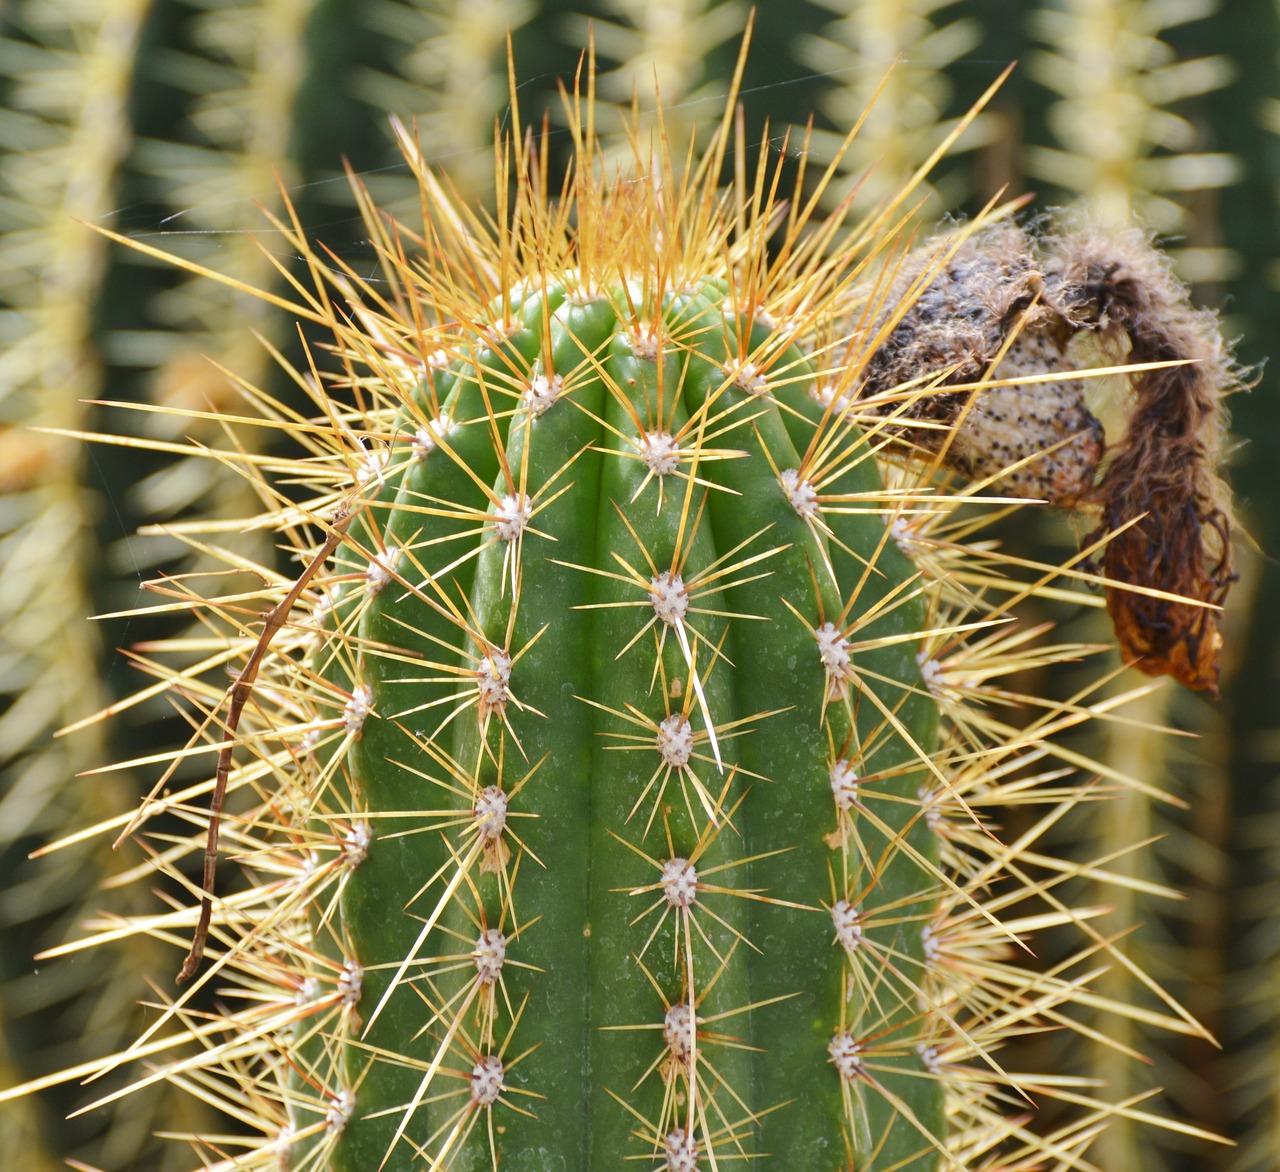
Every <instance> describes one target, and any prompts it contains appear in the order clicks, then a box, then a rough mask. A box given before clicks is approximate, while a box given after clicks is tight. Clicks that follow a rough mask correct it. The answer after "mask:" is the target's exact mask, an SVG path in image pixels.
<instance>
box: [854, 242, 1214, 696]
mask: <svg viewBox="0 0 1280 1172" xmlns="http://www.w3.org/2000/svg"><path fill="white" fill-rule="evenodd" d="M917 290H918V295H917V296H915V297H914V299H913V298H912V296H911V294H912V292H913V291H917ZM884 303H885V304H886V305H890V306H901V305H902V304H906V305H907V306H908V308H906V309H905V311H903V310H902V309H900V308H899V309H897V310H896V312H897V313H898V314H899V315H900V316H898V317H897V318H896V320H892V321H883V322H881V323H880V325H881V329H882V330H884V331H885V336H884V340H883V341H882V342H881V344H880V346H879V347H878V348H877V350H876V351H875V353H874V354H873V355H872V356H871V358H870V360H869V361H868V363H867V367H866V370H865V373H864V381H863V382H862V384H861V387H860V389H859V397H860V398H863V399H868V398H871V397H872V396H876V397H879V396H888V398H887V399H882V400H881V403H880V405H876V406H874V407H873V409H874V410H877V411H878V412H879V413H881V414H885V415H892V416H893V419H894V422H893V423H892V424H891V425H890V430H891V431H892V432H893V434H895V435H897V436H898V437H899V438H900V439H902V440H904V441H906V442H908V443H910V444H911V445H913V446H914V447H916V448H919V449H923V450H925V451H927V452H930V453H933V454H935V455H936V456H937V457H938V458H939V459H940V461H941V462H942V463H943V464H944V465H945V466H946V467H948V468H951V469H953V470H955V471H957V472H960V473H962V474H963V475H965V476H968V477H970V478H974V479H982V480H986V481H988V482H989V483H991V484H992V485H993V487H994V488H995V489H996V490H997V491H999V492H1002V493H1005V494H1007V495H1010V496H1019V497H1028V498H1034V499H1039V500H1044V501H1047V502H1049V503H1050V504H1055V505H1062V506H1069V507H1070V506H1077V505H1086V506H1094V507H1097V508H1099V509H1100V511H1101V523H1100V525H1099V526H1098V528H1097V530H1096V531H1095V532H1094V534H1093V535H1092V536H1091V538H1090V540H1091V541H1095V540H1102V539H1106V546H1105V549H1104V552H1103V555H1102V562H1103V568H1104V570H1105V573H1106V577H1107V579H1108V583H1109V584H1108V586H1107V609H1108V611H1109V612H1110V614H1111V618H1112V621H1113V623H1114V624H1115V630H1116V637H1117V639H1118V640H1119V642H1120V647H1121V650H1122V652H1123V654H1124V655H1125V657H1126V659H1129V660H1131V661H1132V662H1133V664H1134V666H1136V667H1138V668H1139V669H1140V670H1142V671H1144V672H1146V673H1148V674H1150V675H1172V676H1173V677H1174V678H1175V679H1177V680H1179V681H1180V682H1182V683H1183V684H1186V685H1187V686H1188V687H1191V688H1196V689H1202V690H1206V691H1209V692H1211V693H1213V694H1215V695H1216V694H1217V686H1218V655H1219V651H1220V650H1221V647H1222V636H1221V633H1220V631H1219V622H1218V616H1219V608H1220V607H1221V604H1222V602H1223V600H1224V598H1225V596H1226V593H1227V590H1228V588H1229V587H1230V584H1231V582H1232V581H1233V580H1234V575H1233V573H1232V570H1231V559H1230V531H1231V520H1230V514H1229V510H1228V505H1227V497H1226V491H1225V489H1224V487H1223V485H1222V482H1221V480H1220V479H1219V477H1218V471H1217V469H1218V462H1219V453H1220V448H1221V439H1222V434H1223V430H1224V418H1225V413H1224V410H1223V405H1222V400H1223V398H1224V395H1225V393H1226V392H1227V391H1228V390H1230V389H1231V388H1232V387H1233V386H1234V385H1235V384H1236V383H1237V381H1238V379H1237V372H1236V370H1235V367H1234V365H1233V364H1232V362H1231V360H1230V356H1229V354H1228V353H1227V350H1226V347H1225V346H1224V345H1223V343H1222V340H1221V337H1220V335H1219V332H1218V328H1217V322H1216V319H1215V318H1214V316H1213V315H1212V314H1210V313H1206V312H1203V311H1198V310H1196V309H1194V308H1193V307H1192V306H1191V304H1190V302H1189V300H1188V297H1187V291H1186V289H1185V287H1184V286H1183V285H1182V284H1181V283H1180V282H1179V281H1178V280H1177V279H1176V278H1175V277H1174V276H1173V275H1172V274H1171V273H1170V271H1169V267H1168V263H1167V261H1166V260H1165V259H1164V258H1163V257H1162V256H1161V255H1160V254H1159V253H1158V252H1156V250H1155V249H1154V248H1153V247H1152V245H1151V244H1150V242H1149V241H1148V240H1147V238H1146V237H1144V236H1143V235H1141V234H1140V233H1138V232H1136V231H1134V232H1124V233H1119V234H1116V233H1101V232H1092V231H1087V230H1078V231H1075V232H1070V233H1067V234H1065V235H1062V236H1049V235H1036V234H1033V233H1032V232H1030V231H1027V230H1025V229H1023V228H1019V227H1015V226H1001V227H997V228H994V229H988V230H986V231H984V232H981V233H977V234H974V235H973V236H971V237H970V238H969V239H968V240H966V241H964V243H963V244H961V245H960V246H959V248H953V247H951V246H949V245H948V244H947V243H946V242H945V241H943V242H941V243H940V244H938V245H935V246H933V247H928V248H925V249H922V250H921V251H920V252H919V254H918V255H917V257H915V258H913V259H912V260H909V261H908V262H907V263H906V264H905V265H904V266H903V268H902V270H901V271H900V272H899V274H898V276H897V278H896V287H895V288H894V289H892V290H890V293H889V295H888V297H886V299H885V302H884ZM1082 333H1088V334H1090V335H1091V336H1093V337H1094V338H1096V339H1097V341H1098V343H1099V344H1100V347H1101V349H1102V350H1103V352H1104V353H1105V354H1106V355H1107V356H1108V358H1109V359H1112V360H1115V361H1117V362H1120V361H1128V362H1131V363H1134V364H1141V363H1152V362H1173V363H1181V364H1182V365H1176V366H1169V367H1164V368H1161V369H1157V370H1147V371H1137V372H1135V373H1134V374H1133V375H1131V377H1130V383H1131V386H1132V390H1133V406H1132V411H1131V413H1130V415H1129V418H1128V422H1127V426H1126V429H1125V434H1124V435H1123V436H1122V437H1120V438H1119V439H1118V440H1114V439H1113V441H1112V442H1111V443H1110V444H1109V445H1107V444H1106V443H1105V440H1104V436H1103V429H1102V425H1101V423H1099V421H1098V420H1097V418H1096V417H1095V416H1094V415H1093V413H1092V412H1091V411H1090V410H1089V408H1088V407H1087V405H1086V404H1085V401H1084V395H1083V391H1082V389H1081V383H1080V381H1079V380H1071V379H1068V378H1064V379H1063V380H1062V381H1057V380H1045V381H1031V382H1017V381H1012V382H1010V385H1007V386H995V387H980V388H977V389H974V388H972V387H969V388H967V389H964V390H956V391H948V390H947V389H946V388H947V387H948V386H962V385H964V384H973V383H977V382H979V381H983V380H985V381H987V382H992V381H995V382H999V381H1004V380H1018V379H1020V378H1026V377H1029V376H1033V375H1035V376H1043V375H1047V374H1054V373H1056V372H1059V371H1061V372H1063V373H1064V375H1065V374H1066V373H1067V372H1068V371H1070V370H1072V369H1074V364H1073V363H1072V362H1070V361H1069V360H1068V357H1067V348H1068V346H1069V344H1070V343H1071V341H1072V339H1073V338H1075V337H1076V336H1077V335H1080V334H1082ZM932 372H937V374H938V377H939V382H938V389H936V390H933V391H931V392H930V393H927V394H924V395H923V396H921V397H919V398H918V399H917V400H916V401H915V402H913V403H912V404H911V405H910V408H909V412H910V413H909V415H906V414H903V413H902V412H903V408H902V405H901V397H900V396H896V397H895V396H893V395H892V394H891V392H892V391H893V390H894V389H895V388H897V387H901V386H902V385H903V384H905V383H911V382H913V381H914V382H916V383H917V384H919V381H920V379H921V377H922V376H928V375H929V374H930V373H932ZM895 399H896V400H897V401H894V400H895ZM1104 454H1105V456H1106V457H1107V458H1106V459H1105V460H1104V458H1103V457H1104Z"/></svg>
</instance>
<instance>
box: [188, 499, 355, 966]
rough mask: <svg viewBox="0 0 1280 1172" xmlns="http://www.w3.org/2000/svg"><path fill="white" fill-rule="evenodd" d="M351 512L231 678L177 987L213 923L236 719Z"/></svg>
mask: <svg viewBox="0 0 1280 1172" xmlns="http://www.w3.org/2000/svg"><path fill="white" fill-rule="evenodd" d="M354 516H355V510H354V509H353V508H351V507H349V506H347V507H343V508H342V509H339V510H338V512H337V513H336V515H335V516H334V519H333V525H332V527H331V528H330V530H329V533H328V535H327V536H326V537H325V539H324V544H323V545H322V546H321V547H320V549H319V550H318V551H317V552H316V555H315V557H313V558H312V559H311V561H310V562H309V563H308V564H307V567H306V569H304V570H303V571H302V573H301V574H300V575H299V576H298V580H297V581H296V582H294V584H293V585H292V586H291V587H290V589H289V593H288V594H286V595H285V596H284V597H283V598H282V599H281V600H280V601H279V602H278V603H277V604H276V605H275V606H274V607H273V608H272V609H271V611H270V612H269V613H268V614H267V618H266V622H265V624H264V625H263V628H262V634H261V635H260V636H258V642H257V644H256V645H255V646H254V648H253V652H252V654H251V655H250V656H249V659H248V661H247V662H246V663H245V665H244V667H243V668H242V669H241V670H240V674H239V675H238V676H236V680H235V683H233V684H232V685H231V691H230V693H229V703H228V706H227V723H226V733H225V735H224V736H223V738H222V748H221V749H220V750H219V752H218V769H217V772H216V774H215V775H214V783H213V796H212V797H211V798H210V799H209V834H208V837H207V839H206V840H205V847H204V877H203V879H202V880H201V893H202V894H201V897H200V918H199V920H198V921H197V922H196V931H195V936H194V937H193V938H192V941H191V951H190V952H188V953H187V959H186V960H185V961H183V962H182V969H181V970H180V971H179V973H178V984H180V985H181V984H185V983H186V982H187V981H189V980H190V979H191V978H192V977H193V976H194V975H195V972H196V969H198V968H199V967H200V962H201V960H203V959H204V946H205V942H206V941H207V940H208V938H209V922H210V920H211V919H212V918H213V885H214V874H215V872H216V871H217V867H218V831H219V829H220V827H221V824H222V805H223V802H225V801H226V797H227V778H228V776H229V775H230V773H231V753H232V749H233V748H234V745H235V739H236V731H237V729H238V728H239V726H240V713H241V712H242V711H243V710H244V706H245V703H246V701H247V700H248V699H249V697H250V696H251V695H252V694H253V685H254V682H255V681H256V680H257V678H258V669H259V668H260V667H261V666H262V661H263V659H264V658H265V657H266V654H267V649H268V648H269V647H270V646H271V640H272V639H274V638H275V637H276V634H277V633H278V632H279V630H280V628H281V627H283V626H284V624H285V620H286V619H288V617H289V612H290V611H292V610H293V606H294V603H296V602H297V601H298V599H299V598H301V597H302V592H303V591H304V590H305V589H306V588H307V585H308V584H309V583H310V581H311V579H312V578H314V577H315V576H316V574H317V573H318V572H319V570H320V568H321V566H323V565H324V563H325V562H326V561H328V560H329V557H330V555H331V554H332V553H333V551H334V550H336V549H337V548H338V546H339V544H341V542H342V539H343V537H344V536H346V532H347V530H348V529H349V528H350V527H351V521H352V518H353V517H354Z"/></svg>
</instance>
